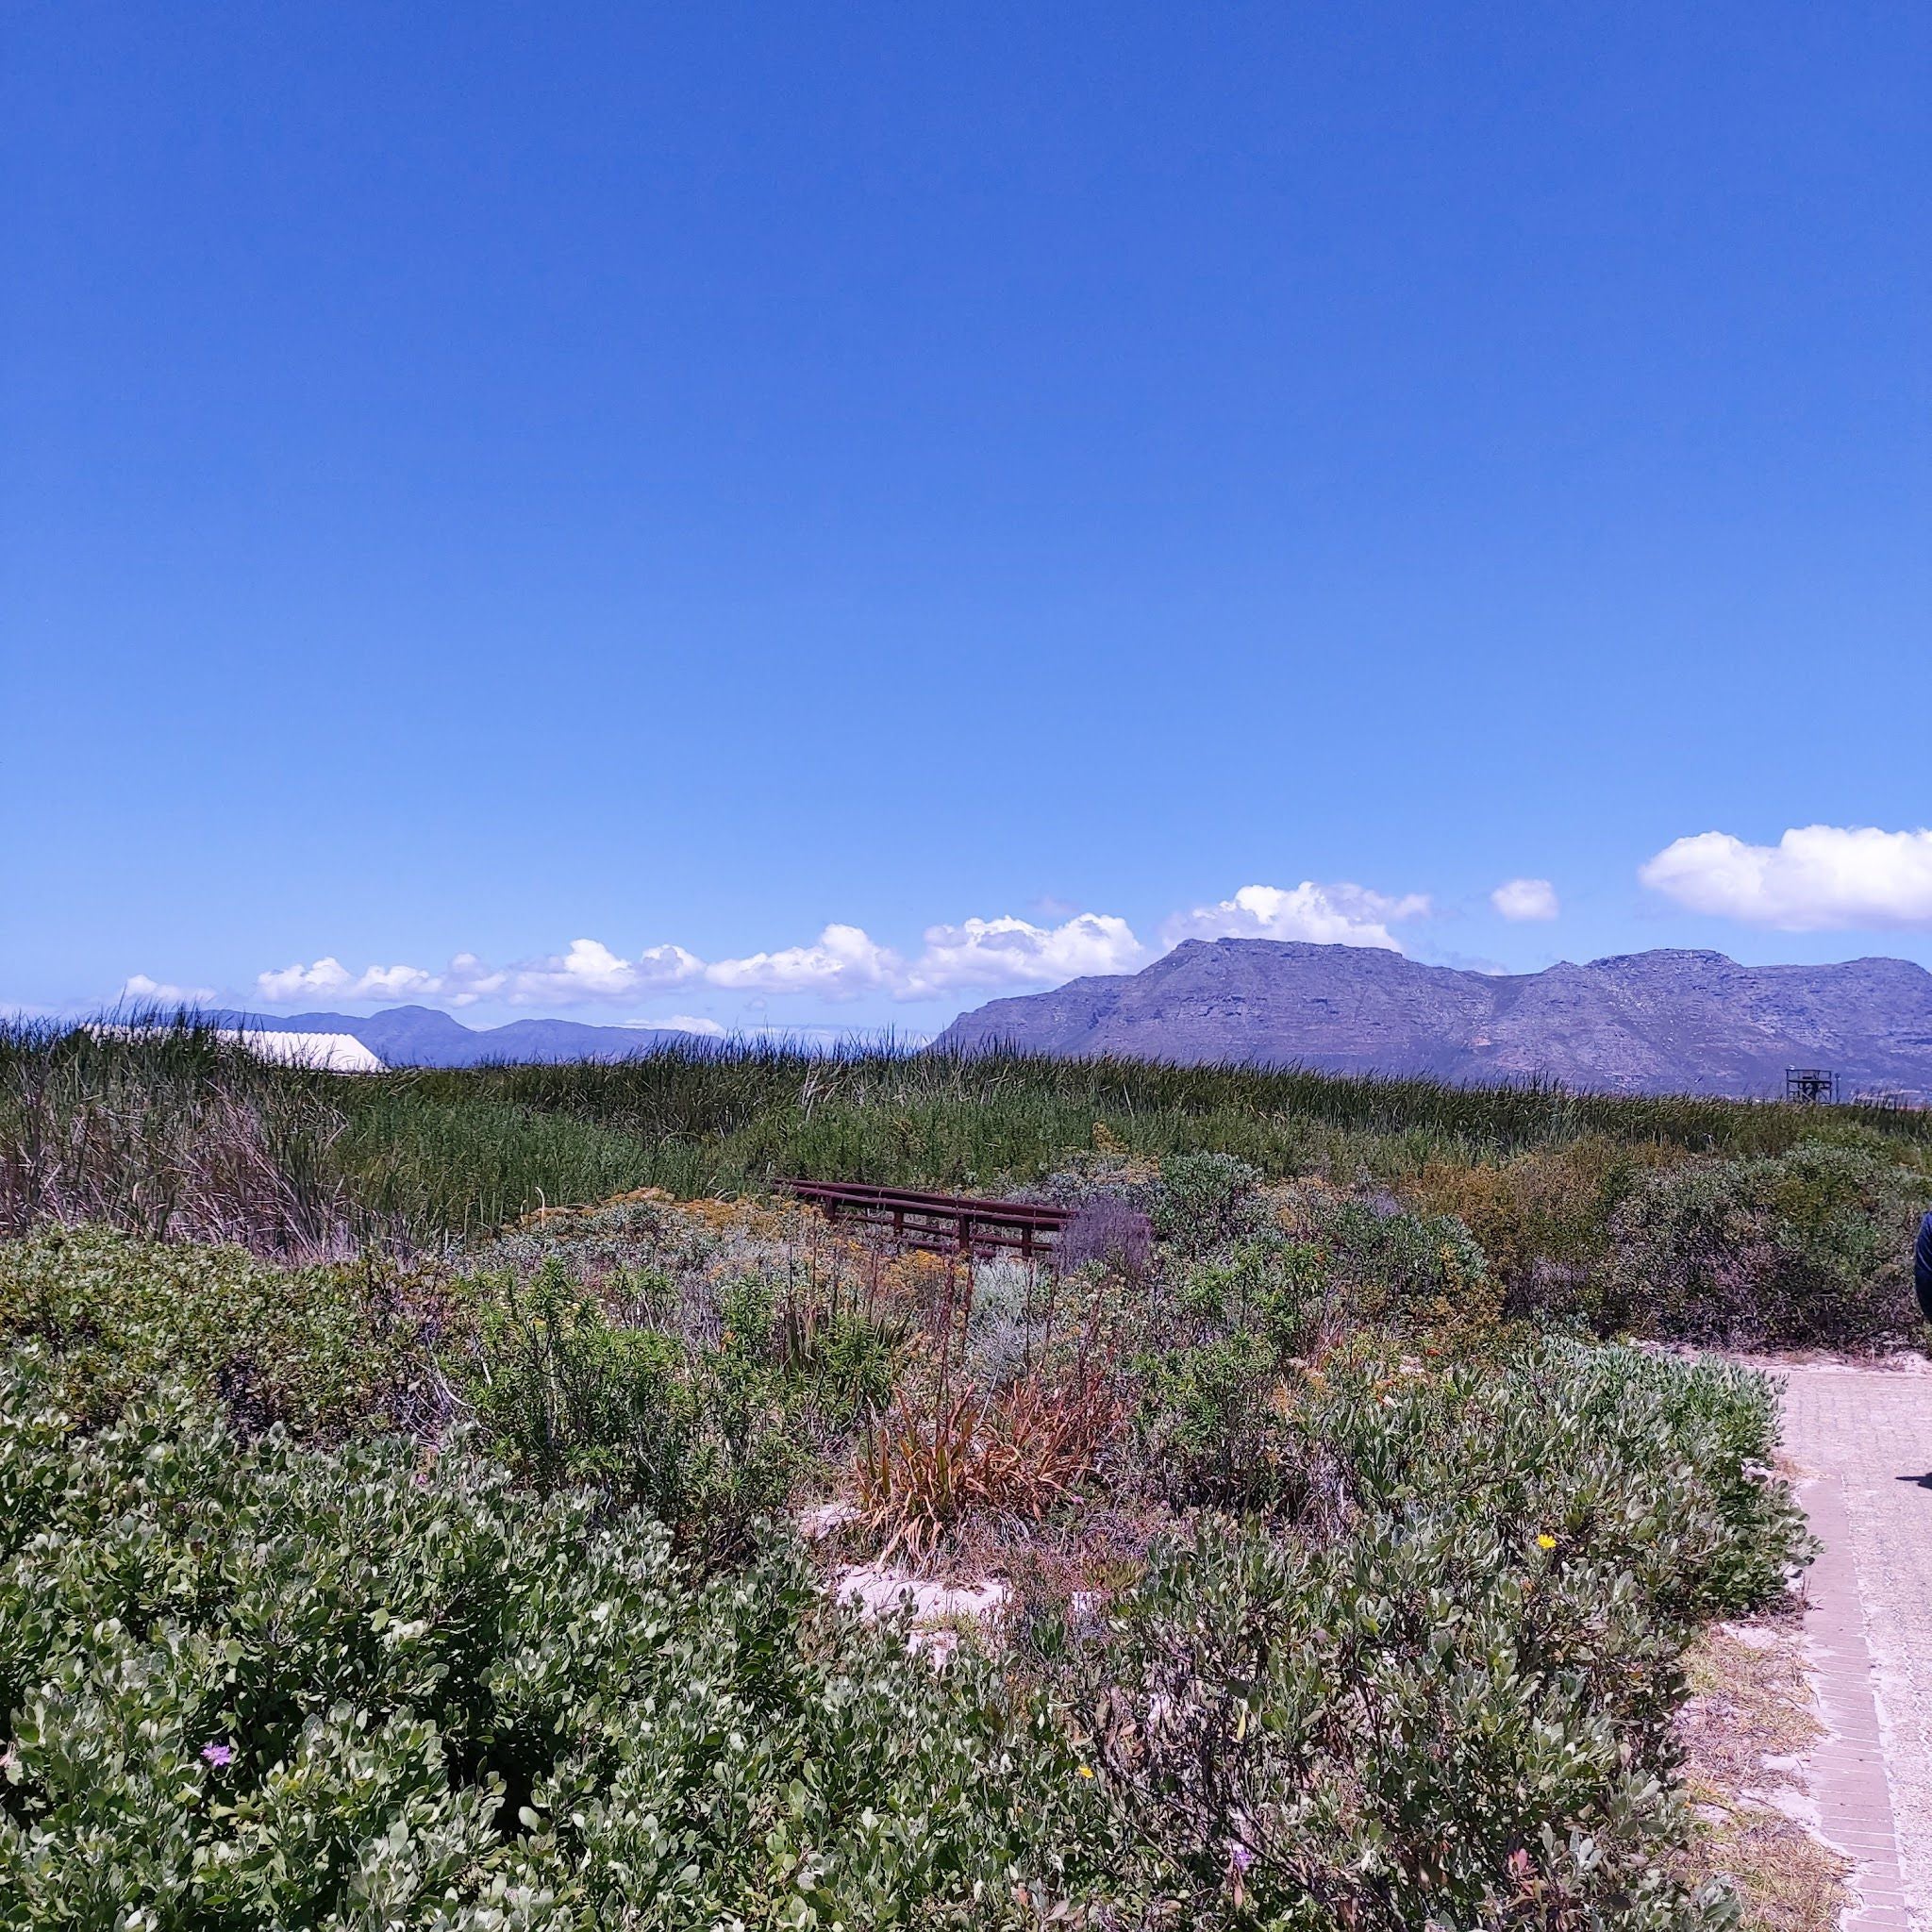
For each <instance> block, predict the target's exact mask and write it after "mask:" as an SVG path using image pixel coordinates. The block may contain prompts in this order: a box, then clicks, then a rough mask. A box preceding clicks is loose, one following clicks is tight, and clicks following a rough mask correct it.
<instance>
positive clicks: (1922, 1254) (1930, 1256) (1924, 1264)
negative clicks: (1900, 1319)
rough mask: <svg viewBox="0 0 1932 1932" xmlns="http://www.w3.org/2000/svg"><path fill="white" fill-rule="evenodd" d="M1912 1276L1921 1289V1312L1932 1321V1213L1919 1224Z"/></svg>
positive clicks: (1927, 1319)
mask: <svg viewBox="0 0 1932 1932" xmlns="http://www.w3.org/2000/svg"><path fill="white" fill-rule="evenodd" d="M1912 1278H1913V1279H1914V1281H1915V1282H1916V1283H1917V1284H1918V1289H1919V1312H1920V1313H1921V1314H1922V1315H1924V1318H1925V1319H1926V1321H1928V1322H1932V1214H1928V1215H1926V1217H1925V1218H1924V1221H1922V1222H1920V1224H1919V1245H1918V1247H1917V1248H1916V1249H1915V1250H1914V1251H1913V1254H1912Z"/></svg>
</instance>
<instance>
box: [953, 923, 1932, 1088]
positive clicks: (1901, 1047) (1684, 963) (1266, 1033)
mask: <svg viewBox="0 0 1932 1932" xmlns="http://www.w3.org/2000/svg"><path fill="white" fill-rule="evenodd" d="M995 1043H1007V1044H1011V1045H1014V1046H1018V1047H1024V1048H1029V1049H1033V1050H1036V1051H1040V1052H1045V1053H1055V1054H1069V1055H1087V1054H1102V1053H1120V1054H1131V1055H1135V1056H1138V1057H1141V1058H1151V1059H1168V1060H1178V1061H1195V1062H1198V1061H1204V1060H1243V1061H1248V1062H1256V1063H1275V1064H1282V1063H1289V1062H1293V1063H1298V1064H1301V1065H1304V1066H1308V1067H1312V1068H1317V1069H1321V1070H1323V1071H1326V1072H1333V1073H1384V1074H1433V1075H1435V1076H1437V1077H1438V1078H1441V1079H1447V1080H1457V1081H1477V1080H1507V1079H1523V1078H1526V1077H1530V1076H1532V1075H1541V1076H1543V1077H1546V1078H1552V1079H1557V1080H1561V1081H1563V1082H1565V1083H1566V1084H1568V1085H1570V1086H1574V1087H1579V1088H1591V1089H1604V1090H1609V1091H1624V1092H1686V1093H1729V1094H1741V1095H1749V1094H1769V1093H1774V1092H1782V1091H1783V1088H1784V1076H1785V1070H1786V1068H1787V1067H1793V1066H1816V1067H1826V1068H1830V1069H1832V1070H1834V1071H1835V1072H1836V1073H1837V1074H1838V1075H1839V1077H1840V1084H1841V1088H1842V1091H1844V1092H1845V1093H1846V1094H1847V1095H1850V1094H1853V1093H1876V1092H1898V1093H1902V1094H1904V1095H1906V1096H1907V1097H1909V1098H1915V1099H1932V973H1927V972H1926V970H1925V969H1924V967H1923V966H1916V965H1913V964H1912V963H1910V962H1909V961H1908V960H1904V959H1853V960H1848V961H1846V962H1845V963H1843V964H1841V965H1830V966H1740V965H1739V964H1738V962H1737V961H1736V960H1735V959H1730V958H1725V957H1724V954H1722V953H1707V952H1678V951H1659V952H1650V953H1632V954H1626V955H1624V956H1622V957H1620V958H1609V959H1593V960H1591V962H1590V963H1589V964H1588V965H1584V966H1577V965H1571V964H1569V963H1567V962H1566V963H1564V964H1561V965H1557V966H1551V967H1549V968H1547V969H1546V970H1544V971H1543V972H1541V973H1528V974H1507V975H1493V976H1492V975H1491V974H1482V973H1464V972H1458V971H1457V970H1455V969H1453V968H1450V967H1446V966H1425V965H1423V964H1422V963H1420V962H1419V961H1417V960H1414V959H1409V958H1404V957H1403V955H1401V954H1400V953H1391V952H1385V951H1379V950H1375V949H1372V948H1366V947H1359V946H1312V945H1302V944H1294V943H1288V942H1284V941H1276V940H1211V941H1209V940H1190V941H1187V942H1186V943H1184V944H1182V945H1180V946H1177V947H1176V948H1175V949H1174V951H1173V952H1172V953H1169V954H1168V955H1167V956H1166V957H1165V958H1160V959H1157V960H1156V961H1155V962H1154V964H1153V965H1151V966H1149V967H1147V968H1146V969H1145V970H1144V971H1142V972H1140V973H1136V974H1122V975H1118V976H1112V977H1107V978H1095V979H1076V980H1074V981H1073V982H1072V983H1071V984H1070V985H1067V986H1062V987H1059V988H1058V989H1056V990H1055V991H1052V992H1043V993H1035V994H1031V995H1028V996H1025V997H1021V998H1016V999H1003V1000H993V1001H991V1002H990V1003H989V1004H988V1005H986V1006H983V1007H980V1008H975V1009H974V1011H972V1012H969V1013H963V1014H961V1015H960V1017H959V1018H958V1020H956V1021H954V1023H953V1024H952V1025H951V1026H949V1027H948V1028H947V1029H946V1030H945V1032H944V1033H943V1034H942V1035H941V1037H940V1040H939V1041H938V1042H936V1044H938V1045H939V1046H941V1047H949V1046H950V1047H968V1048H972V1047H983V1046H988V1045H992V1044H995Z"/></svg>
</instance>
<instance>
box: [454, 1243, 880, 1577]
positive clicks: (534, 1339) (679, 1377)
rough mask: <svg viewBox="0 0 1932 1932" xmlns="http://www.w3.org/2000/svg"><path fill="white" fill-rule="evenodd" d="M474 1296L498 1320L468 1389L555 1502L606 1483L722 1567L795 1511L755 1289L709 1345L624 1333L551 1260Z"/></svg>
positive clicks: (764, 1304)
mask: <svg viewBox="0 0 1932 1932" xmlns="http://www.w3.org/2000/svg"><path fill="white" fill-rule="evenodd" d="M474 1286H475V1289H476V1290H477V1291H480V1292H481V1293H482V1294H483V1296H484V1297H485V1301H486V1308H487V1312H486V1313H485V1314H484V1316H483V1319H482V1322H481V1324H480V1325H479V1327H478V1330H477V1334H476V1339H475V1349H474V1352H473V1353H472V1354H471V1355H470V1357H468V1359H467V1360H466V1361H464V1362H462V1363H461V1364H460V1367H461V1368H462V1369H463V1370H465V1371H467V1373H466V1374H464V1381H463V1387H464V1392H465V1394H466V1395H467V1397H468V1399H469V1401H470V1402H471V1403H472V1404H473V1405H474V1407H475V1413H476V1415H477V1417H478V1418H479V1420H480V1421H481V1422H482V1424H483V1425H484V1430H485V1440H486V1441H488V1442H489V1443H490V1445H491V1447H492V1448H494V1449H495V1450H496V1451H497V1453H499V1454H500V1455H502V1456H503V1457H505V1458H506V1459H507V1460H508V1462H509V1463H510V1465H511V1467H512V1468H514V1469H516V1470H518V1471H520V1472H522V1473H523V1474H526V1475H529V1476H531V1477H533V1478H534V1479H535V1480H536V1482H537V1483H538V1485H539V1486H540V1487H541V1488H542V1489H543V1490H545V1491H554V1490H558V1489H567V1488H594V1489H597V1490H600V1491H604V1492H605V1493H606V1494H608V1495H609V1496H610V1497H612V1498H613V1499H614V1500H615V1501H617V1502H618V1503H620V1504H623V1505H626V1506H631V1507H638V1508H641V1509H643V1510H645V1511H647V1512H648V1513H649V1514H650V1515H652V1516H655V1517H656V1518H657V1519H658V1521H659V1522H660V1523H663V1524H667V1525H669V1526H670V1528H671V1529H672V1530H673V1532H674V1534H675V1538H676V1541H677V1542H678V1544H679V1546H680V1547H681V1548H684V1549H687V1550H692V1551H696V1552H700V1553H702V1554H703V1555H704V1556H705V1557H707V1558H711V1559H715V1558H717V1557H723V1556H730V1555H736V1554H739V1553H741V1551H742V1550H743V1549H744V1548H745V1547H747V1546H748V1544H749V1542H750V1541H751V1532H752V1528H753V1525H754V1524H756V1523H757V1521H758V1518H760V1517H761V1516H766V1515H770V1514H772V1513H774V1511H776V1510H778V1509H780V1508H782V1507H783V1506H784V1504H785V1501H786V1499H787V1497H788V1496H789V1494H790V1493H791V1484H792V1480H793V1478H794V1476H795V1475H796V1474H797V1472H798V1468H799V1453H798V1446H797V1443H796V1441H795V1440H794V1438H793V1435H792V1433H791V1428H790V1426H789V1420H790V1419H789V1416H788V1403H787V1397H788V1395H789V1394H790V1393H791V1388H790V1387H789V1386H788V1384H787V1382H786V1380H785V1378H784V1376H783V1375H782V1374H781V1373H780V1371H779V1369H778V1368H777V1367H776V1366H775V1365H774V1361H773V1359H772V1357H773V1353H774V1351H773V1340H774V1325H775V1324H774V1314H773V1308H772V1304H771V1298H770V1296H769V1293H768V1292H767V1291H765V1290H764V1288H763V1286H762V1284H760V1283H759V1282H758V1280H757V1279H756V1278H752V1279H748V1280H745V1281H742V1282H741V1283H739V1284H738V1285H737V1287H736V1289H735V1291H733V1292H732V1293H731V1294H730V1295H729V1296H728V1297H727V1300H726V1325H725V1327H724V1332H723V1334H722V1336H721V1338H720V1341H719V1344H718V1345H717V1346H716V1347H714V1348H708V1349H707V1348H700V1347H695V1346H692V1345H691V1344H689V1343H687V1342H686V1341H682V1340H681V1339H680V1338H679V1337H678V1336H676V1335H675V1334H667V1333H665V1332H663V1331H662V1330H660V1329H658V1328H655V1327H644V1326H636V1325H627V1324H618V1323H614V1322H612V1321H611V1320H610V1319H609V1318H608V1315H607V1314H606V1312H605V1309H604V1307H603V1306H602V1304H601V1303H600V1302H599V1301H598V1300H597V1298H596V1297H595V1296H593V1295H591V1294H590V1293H589V1292H587V1291H584V1290H582V1289H580V1288H578V1287H577V1286H576V1285H575V1283H574V1282H573V1281H572V1280H571V1278H570V1276H569V1274H567V1273H566V1272H565V1270H564V1267H563V1264H562V1263H561V1262H560V1261H558V1260H556V1259H554V1258H553V1259H552V1260H551V1261H550V1262H548V1263H547V1264H545V1265H544V1266H543V1267H541V1268H540V1269H539V1270H538V1271H537V1273H536V1274H535V1275H534V1276H532V1277H531V1278H530V1279H528V1280H527V1281H524V1282H519V1280H518V1278H517V1276H516V1275H515V1274H513V1273H510V1272H508V1271H507V1272H505V1273H504V1274H501V1275H497V1276H481V1277H477V1278H476V1280H475V1283H474ZM861 1372H862V1368H861Z"/></svg>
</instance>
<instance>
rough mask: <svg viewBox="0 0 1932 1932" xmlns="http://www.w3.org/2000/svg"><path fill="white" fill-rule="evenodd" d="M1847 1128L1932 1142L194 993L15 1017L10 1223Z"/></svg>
mask: <svg viewBox="0 0 1932 1932" xmlns="http://www.w3.org/2000/svg"><path fill="white" fill-rule="evenodd" d="M1821 1137H1824V1138H1841V1139H1848V1140H1854V1141H1865V1142H1868V1143H1870V1142H1873V1141H1880V1142H1882V1143H1883V1144H1886V1145H1889V1146H1890V1147H1891V1148H1893V1149H1894V1151H1895V1152H1896V1153H1897V1154H1898V1155H1899V1156H1900V1157H1902V1158H1906V1159H1907V1160H1910V1161H1913V1162H1915V1163H1918V1164H1924V1163H1925V1162H1926V1161H1927V1160H1928V1159H1932V1117H1928V1116H1926V1115H1924V1114H1899V1113H1888V1112H1883V1111H1879V1110H1877V1109H1871V1108H1856V1107H1846V1108H1831V1109H1828V1110H1823V1111H1821V1110H1820V1109H1818V1108H1798V1107H1790V1106H1786V1105H1783V1104H1781V1103H1770V1102H1742V1101H1728V1100H1715V1099H1704V1098H1691V1097H1682V1096H1668V1095H1663V1096H1656V1095H1635V1096H1621V1095H1609V1094H1594V1093H1576V1092H1572V1091H1567V1090H1565V1089H1563V1088H1560V1087H1557V1086H1554V1085H1548V1084H1538V1083H1525V1084H1522V1085H1515V1086H1502V1087H1451V1086H1445V1085H1442V1084H1441V1083H1439V1082H1436V1081H1430V1080H1421V1079H1391V1078H1371V1077H1340V1076H1335V1075H1330V1074H1314V1073H1309V1072H1306V1071H1303V1070H1298V1069H1292V1068H1289V1069H1267V1068H1251V1067H1240V1066H1232V1065H1219V1066H1198V1067H1181V1066H1174V1065H1168V1064H1162V1063H1158V1062H1151V1061H1141V1060H1128V1059H1119V1058H1100V1059H1082V1060H1061V1059H1053V1058H1046V1057H1044V1056H1041V1055H1034V1054H1019V1053H1003V1052H993V1053H981V1054H974V1055H963V1056H962V1055H947V1054H934V1053H930V1052H928V1053H921V1054H908V1053H904V1052H900V1051H896V1050H893V1049H891V1048H890V1047H858V1048H851V1049H847V1050H843V1051H838V1052H831V1053H814V1052H806V1051H802V1050H799V1049H797V1048H793V1047H789V1046H782V1045H776V1044H771V1043H766V1042H758V1041H741V1042H735V1043H731V1044H728V1045H725V1046H724V1047H714V1046H711V1045H708V1044H707V1045H703V1046H699V1045H693V1046H692V1047H691V1048H688V1049H687V1048H672V1049H669V1050H666V1051H660V1052H654V1053H651V1054H647V1055H641V1056H640V1057H639V1058H635V1059H631V1060H627V1061H623V1062H618V1063H610V1064H602V1063H586V1062H577V1063H571V1064H563V1065H527V1066H511V1065H498V1066H484V1067H472V1068H464V1069H460V1070H450V1071H443V1070H412V1071H397V1072H393V1073H389V1074H374V1075H367V1076H353V1077H345V1076H341V1075H337V1074H324V1073H317V1072H311V1071H308V1070H304V1069H301V1068H295V1067H283V1066H271V1065H266V1064H264V1063H262V1062H261V1061H259V1060H258V1059H256V1058H254V1057H253V1056H251V1055H250V1054H248V1053H247V1052H246V1051H245V1050H243V1049H242V1048H241V1047H239V1046H237V1045H235V1044H234V1043H233V1042H231V1041H226V1040H224V1039H223V1038H221V1037H220V1036H219V1035H218V1034H217V1033H216V1032H215V1031H214V1030H213V1029H211V1028H209V1027H208V1026H205V1025H202V1024H197V1023H196V1022H195V1021H194V1020H193V1019H192V1016H183V1017H181V1018H180V1019H178V1020H177V1021H176V1022H175V1024H170V1025H165V1026H159V1027H148V1028H143V1029H141V1030H137V1031H134V1032H132V1033H130V1034H127V1035H125V1036H111V1037H110V1036H104V1035H102V1034H100V1033H97V1032H94V1031H91V1030H90V1029H87V1028H84V1027H78V1028H66V1029H61V1028H55V1027H48V1026H33V1025H12V1026H7V1027H0V1230H5V1231H14V1232H18V1231H21V1230H23V1229H25V1228H26V1227H28V1226H31V1225H32V1224H35V1223H36V1222H39V1221H43V1220H60V1221H76V1222H77V1221H100V1222H106V1223H108V1224H113V1225H117V1226H121V1227H125V1228H128V1229H131V1230H133V1231H135V1232H138V1233H142V1234H147V1235H154V1236H159V1237H162V1238H166V1239H193V1240H202V1241H238V1242H241V1243H242V1244H243V1245H246V1246H248V1247H251V1248H253V1249H255V1250H256V1251H257V1252H258V1253H264V1254H276V1255H292V1256H302V1257H314V1256H322V1255H327V1254H331V1253H335V1252H339V1251H341V1250H342V1249H344V1248H348V1247H354V1246H358V1245H361V1244H364V1243H367V1242H368V1241H372V1240H375V1241H384V1242H389V1243H408V1244H418V1245H421V1244H439V1243H446V1242H451V1241H461V1240H463V1239H465V1238H467V1237H470V1236H474V1235H476V1234H480V1233H484V1232H487V1231H488V1230H490V1229H491V1228H493V1227H495V1226H498V1225H500V1224H502V1223H504V1222H505V1221H507V1220H510V1219H512V1218H514V1217H515V1216H517V1215H519V1214H521V1213H524V1212H525V1211H527V1210H529V1209H530V1208H537V1207H540V1206H543V1205H552V1206H556V1205H560V1204H564V1203H574V1202H584V1201H591V1200H597V1199H601V1198H604V1197H607V1196H608V1195H610V1194H613V1193H616V1192H620V1191H625V1190H626V1189H631V1188H638V1187H644V1186H657V1187H662V1188H666V1189H668V1190H670V1191H672V1192H674V1193H676V1194H678V1195H681V1196H687V1197H688V1196H692V1195H698V1194H740V1193H744V1192H748V1191H758V1190H759V1189H762V1188H764V1187H765V1186H767V1185H769V1183H770V1182H771V1180H772V1179H773V1178H774V1177H775V1176H778V1175H782V1174H807V1175H817V1176H827V1177H838V1178H848V1179H860V1180H871V1181H877V1182H884V1183H900V1184H908V1185H911V1184H919V1183H924V1184H927V1185H933V1186H942V1187H958V1188H975V1187H991V1186H996V1185H1012V1184H1024V1182H1027V1181H1030V1180H1034V1179H1037V1178H1038V1177H1039V1176H1041V1174H1045V1173H1046V1172H1048V1171H1049V1170H1051V1169H1052V1168H1054V1167H1056V1166H1060V1165H1064V1163H1065V1161H1066V1159H1067V1158H1068V1156H1069V1154H1070V1153H1071V1152H1073V1151H1075V1150H1081V1149H1087V1148H1091V1147H1095V1146H1104V1147H1109V1148H1119V1149H1122V1150H1124V1151H1127V1152H1130V1153H1135V1154H1141V1155H1146V1156H1153V1157H1164V1156H1167V1155H1171V1154H1175V1153H1184V1152H1193V1151H1201V1150H1208V1151H1214V1152H1220V1153H1226V1154H1233V1155H1237V1156H1239V1157H1240V1158H1242V1159H1244V1160H1246V1161H1248V1162H1250V1163H1251V1164H1252V1165H1253V1166H1255V1167H1256V1168H1257V1169H1259V1170H1260V1171H1261V1172H1262V1173H1264V1174H1275V1175H1288V1174H1307V1173H1316V1172H1319V1173H1325V1174H1333V1175H1335V1176H1337V1177H1338V1178H1342V1179H1345V1180H1357V1179H1360V1178H1364V1177H1366V1178H1369V1179H1372V1180H1383V1181H1394V1180H1401V1179H1404V1178H1406V1177H1408V1176H1411V1175H1414V1174H1420V1173H1422V1172H1423V1171H1424V1169H1425V1168H1428V1167H1430V1166H1431V1165H1436V1166H1443V1165H1447V1166H1454V1167H1474V1166H1481V1165H1485V1164H1492V1163H1496V1162H1500V1161H1505V1160H1507V1159H1508V1158H1511V1157H1512V1156H1515V1155H1518V1154H1523V1153H1526V1152H1530V1151H1532V1150H1538V1149H1549V1148H1555V1147H1561V1146H1566V1145H1570V1144H1572V1143H1574V1142H1576V1141H1583V1140H1593V1141H1608V1142H1611V1143H1614V1144H1617V1145H1623V1146H1630V1147H1657V1148H1663V1149H1671V1150H1680V1151H1689V1152H1694V1153H1712V1154H1723V1155H1728V1156H1745V1155H1759V1154H1776V1153H1781V1152H1783V1151H1785V1150H1786V1149H1788V1148H1790V1146H1792V1145H1794V1144H1795V1143H1796V1142H1797V1141H1801V1140H1816V1139H1819V1138H1821Z"/></svg>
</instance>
